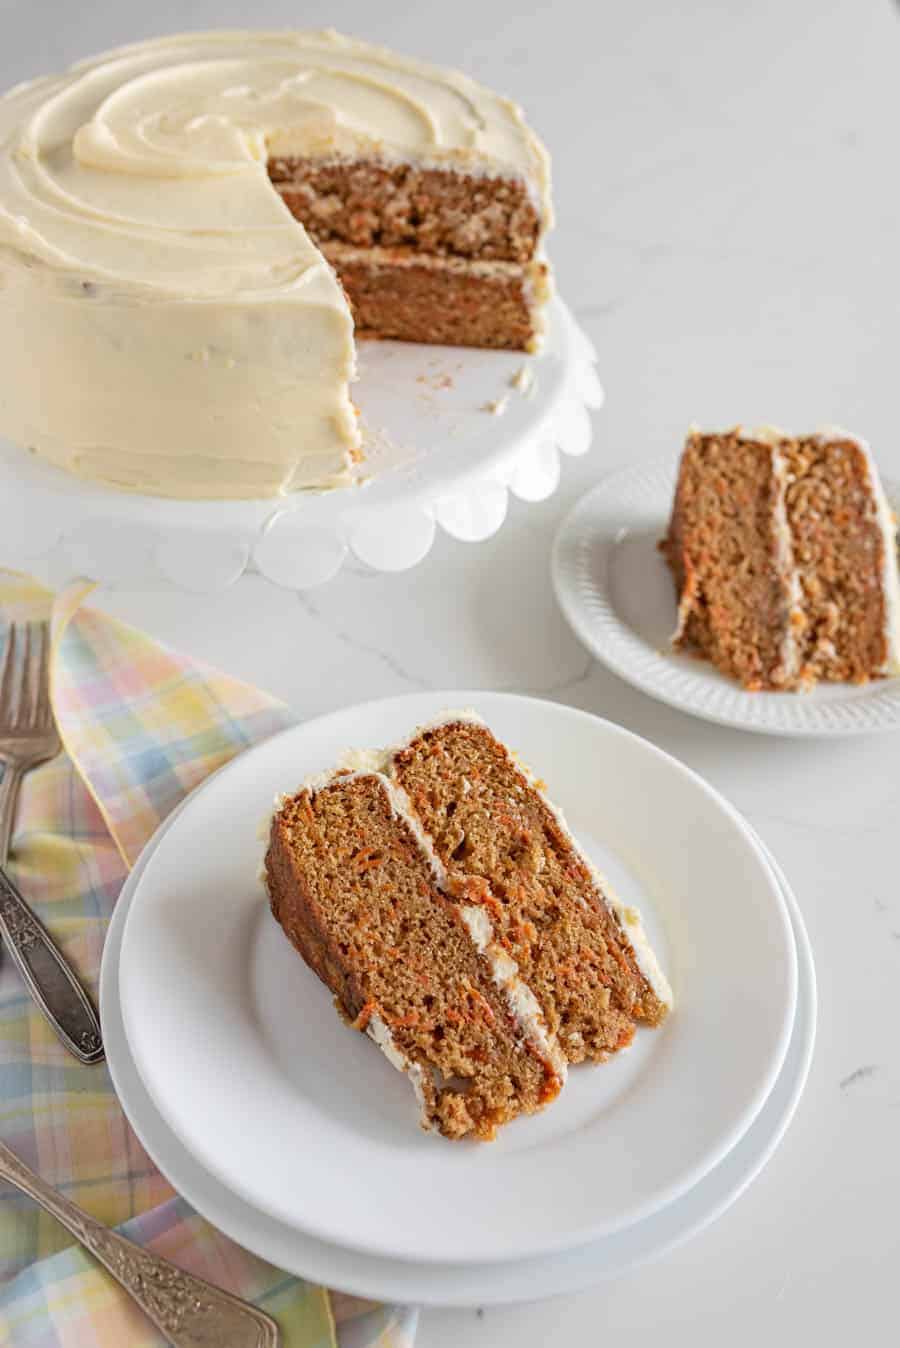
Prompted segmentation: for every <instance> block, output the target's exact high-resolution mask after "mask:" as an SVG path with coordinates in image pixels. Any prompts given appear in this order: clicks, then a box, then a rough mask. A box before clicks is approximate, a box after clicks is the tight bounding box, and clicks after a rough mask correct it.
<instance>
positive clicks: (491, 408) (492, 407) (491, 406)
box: [481, 393, 509, 417]
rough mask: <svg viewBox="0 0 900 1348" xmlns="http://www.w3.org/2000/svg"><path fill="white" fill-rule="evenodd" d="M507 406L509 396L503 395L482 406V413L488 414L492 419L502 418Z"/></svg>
mask: <svg viewBox="0 0 900 1348" xmlns="http://www.w3.org/2000/svg"><path fill="white" fill-rule="evenodd" d="M508 406H509V394H508V393H504V394H503V396H502V397H501V398H494V399H492V400H491V401H490V402H486V403H483V404H482V407H481V410H482V412H490V414H491V416H493V417H502V416H503V413H504V412H505V411H506V409H507V407H508Z"/></svg>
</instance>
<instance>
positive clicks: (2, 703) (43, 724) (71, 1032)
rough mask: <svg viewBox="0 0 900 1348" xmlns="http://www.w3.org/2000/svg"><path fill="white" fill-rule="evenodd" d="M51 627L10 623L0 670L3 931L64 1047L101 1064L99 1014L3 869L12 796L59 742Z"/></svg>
mask: <svg viewBox="0 0 900 1348" xmlns="http://www.w3.org/2000/svg"><path fill="white" fill-rule="evenodd" d="M49 668H50V631H49V627H48V625H47V624H46V623H28V624H25V630H24V634H23V632H22V630H21V627H20V626H18V625H16V624H15V623H13V624H11V625H10V628H9V632H8V635H7V639H6V651H5V654H4V659H3V668H2V670H0V762H2V763H3V764H4V771H3V781H2V784H0V934H2V936H3V939H4V942H5V944H6V948H7V950H8V951H9V953H10V955H12V957H13V959H14V960H15V962H16V964H17V966H18V968H19V972H20V973H21V975H22V977H23V979H24V980H25V984H26V986H27V987H28V990H29V991H30V993H31V995H32V997H33V998H34V1000H35V1001H36V1002H37V1004H38V1006H39V1007H40V1008H41V1010H42V1011H43V1013H44V1015H45V1016H46V1017H47V1019H48V1020H49V1022H50V1024H51V1025H52V1026H53V1029H54V1030H55V1031H56V1033H57V1034H58V1035H59V1037H60V1039H61V1040H62V1042H63V1043H64V1044H65V1046H66V1048H67V1049H69V1051H70V1052H71V1053H74V1055H75V1057H76V1058H78V1059H79V1061H80V1062H83V1063H95V1062H99V1061H100V1059H101V1058H102V1057H103V1040H102V1038H101V1035H100V1022H99V1021H98V1019H97V1013H96V1011H95V1010H94V1008H93V1006H92V1005H91V1003H90V1001H89V1000H88V997H87V994H86V993H85V991H84V989H83V988H82V986H81V984H80V983H79V982H78V979H77V978H76V977H75V974H74V973H73V972H72V970H71V969H70V968H69V965H68V964H67V963H66V961H65V960H64V959H63V957H62V955H61V954H60V952H59V950H57V948H56V946H55V945H54V944H53V942H52V941H51V939H50V937H49V935H48V934H47V931H46V930H45V928H44V927H43V925H42V924H41V923H40V922H39V920H38V919H37V917H36V916H35V914H34V913H33V912H32V910H31V909H30V908H29V906H28V904H27V903H26V902H25V899H24V898H23V897H22V895H21V894H20V893H19V890H18V889H17V888H16V886H15V885H14V884H13V882H12V881H11V880H10V878H9V876H8V875H7V874H6V871H5V870H4V867H5V865H6V862H7V859H8V855H9V840H10V836H11V834H12V825H13V819H14V817H15V810H16V801H17V800H18V796H19V787H20V786H21V783H22V778H23V777H24V775H25V773H26V772H28V771H29V770H30V769H31V768H35V767H37V766H38V765H39V764H40V763H46V762H48V760H49V759H51V758H55V757H56V755H57V754H58V753H59V751H60V748H61V747H62V746H61V743H60V738H59V733H58V731H57V729H56V723H55V722H54V720H53V709H52V707H51V705H50V680H49Z"/></svg>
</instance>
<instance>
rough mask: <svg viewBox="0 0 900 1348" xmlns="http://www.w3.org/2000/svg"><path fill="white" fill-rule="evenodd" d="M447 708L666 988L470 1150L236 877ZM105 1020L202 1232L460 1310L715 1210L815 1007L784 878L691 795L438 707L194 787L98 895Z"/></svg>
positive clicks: (613, 733)
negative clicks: (554, 822) (503, 757)
mask: <svg viewBox="0 0 900 1348" xmlns="http://www.w3.org/2000/svg"><path fill="white" fill-rule="evenodd" d="M461 706H466V707H474V708H475V710H477V711H478V712H480V713H481V715H482V716H484V717H485V719H486V720H487V721H488V723H489V724H490V725H491V727H492V729H494V731H495V732H496V733H497V734H498V735H499V736H501V738H503V739H504V740H505V741H507V742H508V743H509V744H511V745H512V746H513V747H515V748H516V749H517V750H518V751H519V752H520V753H521V754H522V755H523V757H524V758H525V759H526V760H527V761H528V762H530V763H531V764H532V765H533V766H534V767H535V768H537V769H538V770H539V771H540V774H541V775H542V776H543V777H544V778H545V779H546V780H547V781H548V783H549V788H550V794H551V796H553V798H554V799H555V800H556V801H557V803H558V804H559V805H561V806H562V808H563V809H564V811H565V813H566V815H567V817H568V819H569V822H570V824H571V826H572V828H573V831H574V832H575V833H576V835H577V837H578V839H579V841H580V842H581V844H582V846H584V847H585V849H586V850H587V851H588V853H589V854H590V855H591V857H592V858H593V859H594V860H595V861H596V862H597V864H598V865H599V866H600V868H601V869H602V870H604V871H605V872H606V873H607V874H608V875H609V876H610V878H611V879H612V881H613V882H614V884H615V885H616V887H617V888H618V890H619V891H620V893H621V894H622V896H623V897H624V898H625V899H626V900H627V901H629V902H632V903H634V904H636V905H637V906H638V907H640V908H641V910H642V912H643V914H644V918H645V924H646V926H647V927H648V930H649V932H650V935H651V938H652V940H653V943H654V945H655V947H656V950H657V952H658V954H659V955H660V958H661V960H662V963H663V966H664V968H665V969H666V971H667V972H668V974H669V976H670V979H671V981H672V983H673V986H674V990H675V1009H674V1011H673V1013H672V1014H671V1015H670V1017H669V1018H668V1020H667V1022H666V1023H665V1025H664V1026H663V1027H662V1028H661V1029H659V1030H656V1031H651V1030H642V1031H639V1033H638V1035H637V1037H636V1040H635V1043H634V1044H633V1046H632V1047H631V1048H630V1049H629V1050H628V1051H627V1052H625V1053H622V1054H620V1055H618V1056H617V1057H616V1058H615V1059H614V1060H613V1061H611V1062H609V1063H607V1064H605V1065H603V1066H602V1067H590V1066H586V1067H580V1068H576V1069H573V1071H572V1072H571V1073H570V1077H569V1083H568V1085H567V1086H566V1088H565V1090H564V1091H563V1093H562V1095H561V1096H560V1097H559V1099H558V1100H557V1101H555V1102H554V1104H553V1105H552V1106H551V1108H549V1109H547V1110H546V1111H544V1113H542V1114H541V1115H538V1116H536V1117H534V1118H529V1119H522V1120H518V1121H516V1122H515V1123H513V1124H511V1125H510V1126H509V1127H507V1128H506V1129H504V1130H503V1131H502V1134H501V1136H500V1137H499V1139H498V1140H497V1141H496V1142H494V1143H492V1144H490V1145H479V1144H475V1143H473V1144H468V1143H457V1144H451V1143H448V1142H446V1141H444V1140H443V1139H441V1138H440V1137H437V1136H434V1135H431V1134H423V1133H421V1132H420V1131H419V1129H418V1128H417V1122H416V1107H415V1101H414V1099H413V1096H412V1092H411V1091H410V1090H409V1087H408V1084H407V1083H406V1082H405V1081H404V1080H403V1078H402V1077H401V1076H400V1075H399V1074H398V1073H396V1072H395V1071H394V1070H393V1069H392V1068H391V1067H390V1065H389V1064H388V1063H387V1061H386V1060H385V1059H383V1058H382V1056H381V1055H380V1054H379V1053H378V1052H377V1051H376V1050H375V1049H374V1047H373V1046H372V1044H371V1043H369V1042H368V1041H367V1040H366V1039H365V1038H364V1037H363V1036H361V1035H358V1036H357V1035H352V1034H350V1033H348V1031H347V1030H346V1028H345V1027H344V1026H343V1025H342V1023H341V1022H340V1021H339V1019H338V1018H337V1016H336V1015H335V1013H334V1010H333V1008H332V1006H331V1003H330V998H329V996H328V994H327V992H326V990H325V989H324V988H323V987H322V985H321V984H320V983H319V982H318V980H317V979H316V978H315V977H314V976H313V974H312V973H311V972H310V971H309V970H308V969H307V968H306V967H305V966H304V965H303V963H302V962H301V961H300V959H299V958H298V956H297V955H296V954H295V952H294V951H293V950H292V948H291V947H290V946H289V944H288V942H287V941H286V940H285V938H284V936H283V934H282V932H281V930H280V928H279V927H278V926H277V924H276V923H275V922H274V920H273V919H272V917H271V915H270V913H269V910H268V906H267V904H266V901H265V897H264V895H263V893H262V890H261V887H260V884H259V880H258V870H259V864H260V858H261V851H262V844H261V842H260V840H259V837H258V833H259V824H260V820H261V819H263V818H264V817H265V816H266V815H267V814H268V813H269V812H270V810H271V804H272V799H273V797H274V796H275V795H276V794H277V793H278V792H280V791H285V790H290V789H292V788H294V787H295V786H296V785H297V784H298V783H299V782H300V780H301V779H302V778H304V777H305V776H307V775H308V774H310V773H313V772H317V771H321V770H323V769H325V768H327V767H329V766H330V765H332V764H333V763H334V761H335V760H336V759H337V757H338V756H339V754H340V753H341V751H342V750H344V749H346V748H348V747H351V746H361V745H375V744H385V743H390V742H392V741H393V740H397V739H400V738H402V737H403V736H404V735H406V734H407V733H408V732H409V731H410V730H411V728H412V727H413V726H415V725H416V724H418V723H420V722H422V721H424V720H427V719H428V718H430V717H433V716H434V715H436V714H438V713H439V712H441V711H444V710H446V709H447V708H448V707H451V708H452V707H461ZM101 1015H102V1019H103V1026H104V1035H105V1041H106V1047H107V1055H108V1059H109V1064H110V1069H111V1072H112V1075H113V1079H114V1082H115V1085H116V1088H117V1090H118V1092H119V1096H120V1098H121V1101H122V1104H123V1107H124V1109H125V1111H126V1113H127V1114H128V1117H129V1119H130V1120H131V1123H132V1124H133V1126H134V1128H135V1131H136V1132H137V1134H138V1136H139V1137H140V1138H141V1141H142V1142H143V1144H144V1146H145V1147H146V1149H147V1151H148V1152H149V1153H150V1155H151V1156H152V1157H153V1159H154V1160H155V1161H156V1163H157V1164H158V1165H159V1167H160V1169H161V1170H162V1171H163V1172H164V1173H165V1174H166V1175H167V1177H168V1178H169V1180H170V1181H171V1182H172V1184H173V1185H174V1186H175V1187H176V1188H177V1189H178V1190H179V1191H180V1192H181V1193H182V1194H183V1195H184V1196H185V1198H187V1200H188V1201H189V1202H190V1203H192V1204H193V1205H194V1207H196V1208H197V1210H198V1211H200V1212H201V1213H202V1214H203V1215H204V1216H205V1217H207V1218H208V1219H209V1220H210V1221H211V1222H213V1223H214V1224H215V1225H216V1226H218V1227H219V1228H220V1229H221V1230H223V1231H225V1232H226V1233H227V1234H228V1235H230V1236H231V1237H232V1238H233V1239H235V1240H236V1241H238V1242H239V1243H240V1244H242V1245H244V1246H245V1247H246V1248H248V1249H250V1250H253V1251H255V1252H256V1253H258V1254H260V1255H261V1256H263V1257H264V1258H266V1259H268V1260H270V1261H271V1262H273V1263H275V1264H276V1265H279V1266H280V1267H282V1268H284V1269H286V1270H288V1271H290V1272H293V1273H297V1274H300V1275H302V1276H304V1277H307V1278H310V1279H314V1280H317V1281H320V1282H324V1283H326V1284H328V1285H330V1286H332V1287H338V1288H341V1289H342V1290H346V1291H351V1292H356V1293H358V1294H360V1295H365V1296H372V1297H379V1298H385V1299H390V1300H395V1301H402V1302H420V1303H425V1304H437V1305H464V1304H474V1303H479V1304H486V1303H499V1302H504V1301H515V1300H521V1299H526V1298H535V1297H541V1296H548V1295H552V1294H556V1293H562V1292H571V1291H574V1290H576V1289H578V1288H581V1287H584V1286H586V1285H588V1284H590V1283H592V1282H595V1281H597V1280H598V1279H600V1278H603V1277H608V1276H611V1275H614V1274H615V1273H617V1272H619V1271H621V1270H623V1269H625V1268H627V1267H630V1266H632V1265H634V1264H635V1263H638V1262H641V1261H643V1260H646V1259H648V1258H650V1257H652V1256H654V1255H657V1254H659V1253H660V1252H661V1251H663V1250H665V1249H667V1248H669V1247H671V1246H672V1245H674V1244H676V1243H678V1242H679V1241H681V1240H684V1239H685V1238H686V1237H688V1236H689V1235H691V1234H693V1233H694V1232H696V1231H698V1230H700V1229H701V1228H702V1227H703V1226H705V1225H706V1224H707V1223H709V1222H710V1221H712V1220H713V1219H714V1218H715V1217H716V1216H718V1215H719V1214H720V1213H721V1212H722V1211H724V1210H725V1208H726V1207H728V1205H729V1204H730V1203H732V1202H733V1201H734V1199H735V1198H736V1197H737V1196H738V1195H739V1194H740V1193H741V1192H742V1190H743V1189H744V1188H745V1187H746V1186H747V1185H748V1184H749V1183H750V1181H751V1180H752V1179H753V1178H754V1177H755V1176H756V1175H757V1174H758V1173H759V1171H760V1169H761V1168H762V1166H763V1165H764V1164H765V1162H766V1160H767V1159H768V1157H769V1156H770V1155H771V1153H772V1151H773V1150H774V1148H775V1146H776V1145H777V1144H778V1142H779V1140H780V1139H781V1137H782V1135H783V1133H784V1130H785V1128H786V1127H787V1124H788V1122H789V1121H790V1118H791V1116H792V1114H793V1111H794V1109H795V1107H796V1104H797V1101H798V1099H799V1096H800V1093H801V1091H802V1089H803V1085H804V1082H805V1079H806V1074H807V1070H808V1067H809V1062H810V1057H811V1053H812V1045H813V1039H814V1033H815V1018H816V994H815V977H814V972H813V965H812V959H811V954H810V949H809V943H808V940H807V936H806V932H805V930H804V927H803V922H802V918H801V916H800V913H799V911H798V909H797V905H796V903H795V901H794V899H793V897H792V895H791V893H790V891H789V889H788V887H787V884H786V882H785V880H784V878H783V876H781V875H780V873H779V872H778V869H777V867H776V865H775V863H774V862H773V860H772V859H771V857H770V856H769V855H768V853H767V852H766V850H765V848H764V847H763V846H762V844H761V843H760V841H759V840H758V838H757V837H756V836H755V834H754V833H753V831H752V829H751V828H750V827H749V825H748V824H747V823H746V821H745V820H743V819H742V818H741V817H740V816H739V815H738V814H737V813H736V811H735V810H734V809H733V808H732V807H731V806H730V805H729V804H728V803H727V802H726V801H725V800H724V799H723V798H722V797H721V796H719V795H718V794H717V793H716V792H715V791H714V790H713V789H712V788H711V787H709V786H708V785H707V784H706V783H704V782H703V781H702V780H701V779H700V778H698V777H697V776H696V775H695V774H693V773H692V772H690V771H689V770H688V769H687V768H685V767H683V766H682V765H681V764H680V763H678V762H676V761H675V760H674V759H672V758H670V757H668V756H667V755H666V754H664V753H662V752H661V751H660V750H659V749H656V748H654V747H653V746H652V745H650V744H648V743H647V742H646V741H644V740H641V739H639V738H637V737H636V736H634V735H632V734H630V733H628V732H627V731H624V730H622V729H620V728H619V727H617V726H614V725H611V724H610V723H608V722H605V721H602V720H599V719H598V718H596V717H593V716H590V715H588V714H586V713H584V712H580V711H575V710H573V709H571V708H569V707H564V706H560V705H558V704H555V703H548V702H540V701H536V700H533V699H528V698H521V697H514V696H510V695H506V694H496V693H458V692H455V693H434V694H431V693H429V694H419V695H415V696H410V697H403V698H396V699H391V700H389V701H386V702H378V703H370V704H368V705H365V706H360V707H355V708H351V709H349V710H347V711H342V712H339V713H336V714H334V715H332V716H328V717H323V718H320V719H319V720H316V721H311V722H308V723H307V724H305V725H302V726H298V727H297V728H295V729H293V730H290V731H288V732H286V733H285V734H283V735H280V736H278V737H276V738H274V739H272V740H270V741H268V742H267V743H265V744H263V745H261V746H259V747H258V748H256V749H253V750H250V751H248V752H247V753H245V754H243V755H242V756H241V757H240V758H238V759H237V760H236V761H235V762H233V763H232V764H230V765H229V766H228V767H227V768H225V769H223V770H222V771H221V772H219V773H217V774H216V775H215V776H214V777H213V778H211V779H210V780H209V781H208V782H207V783H206V784H205V785H204V786H203V787H201V788H200V789H199V790H198V791H197V792H195V793H194V794H193V795H192V796H191V797H190V798H189V799H188V800H187V801H186V802H185V804H184V805H183V806H182V807H181V808H180V809H179V810H178V811H177V812H176V814H175V815H174V816H173V817H172V818H171V819H170V820H169V821H168V823H167V824H166V826H165V827H164V828H163V829H161V830H160V832H159V834H158V835H157V836H156V838H155V839H154V840H153V841H152V843H151V844H150V845H149V846H148V848H147V850H146V851H145V853H144V855H143V856H142V858H141V860H140V862H139V864H138V866H137V867H136V868H135V871H134V873H133V874H132V876H131V878H130V880H129V882H128V884H127V885H126V888H125V890H124V891H123V893H122V896H121V898H120V900H119V903H118V906H117V908H116V912H115V916H114V919H113V922H112V925H111V927H110V931H109V935H108V938H107V944H106V950H105V953H104V961H103V970H102V976H101Z"/></svg>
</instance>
